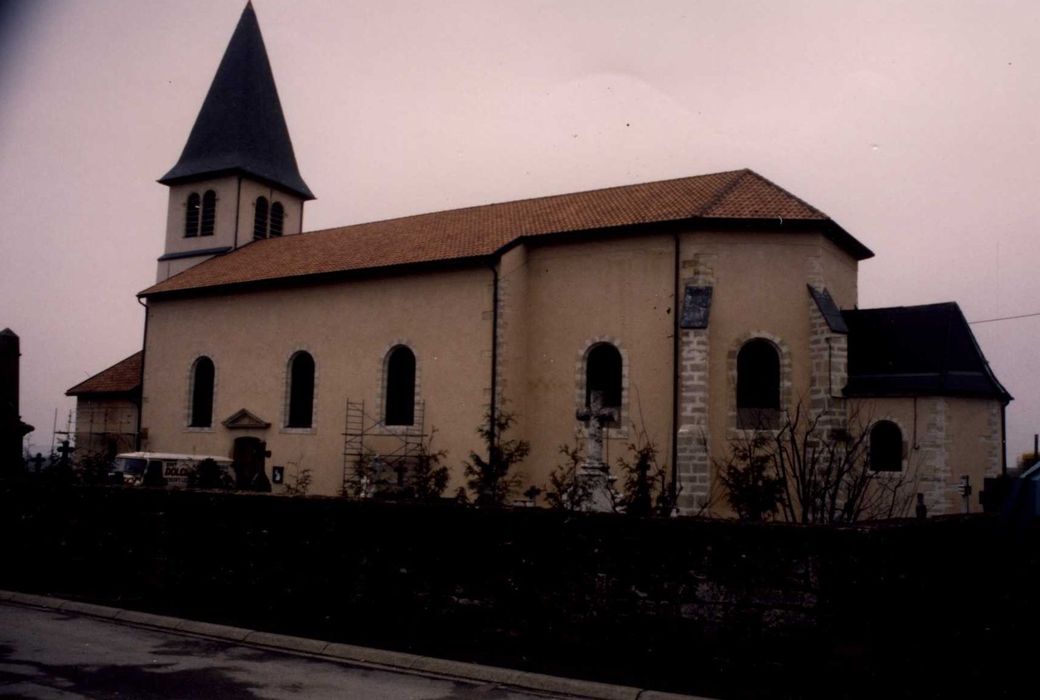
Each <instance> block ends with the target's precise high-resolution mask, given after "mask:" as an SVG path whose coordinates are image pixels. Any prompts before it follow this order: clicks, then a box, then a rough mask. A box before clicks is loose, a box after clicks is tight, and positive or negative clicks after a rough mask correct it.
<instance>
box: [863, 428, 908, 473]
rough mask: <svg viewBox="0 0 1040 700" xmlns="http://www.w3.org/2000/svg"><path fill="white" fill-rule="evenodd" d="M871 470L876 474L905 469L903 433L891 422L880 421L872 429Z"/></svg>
mask: <svg viewBox="0 0 1040 700" xmlns="http://www.w3.org/2000/svg"><path fill="white" fill-rule="evenodd" d="M870 468H871V469H873V470H874V471H876V472H898V471H902V469H903V431H901V430H900V429H899V426H898V425H896V424H895V423H893V422H892V421H890V420H879V421H878V422H877V423H875V424H874V427H872V428H871V429H870Z"/></svg>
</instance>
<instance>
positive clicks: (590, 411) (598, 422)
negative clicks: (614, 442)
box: [575, 391, 617, 512]
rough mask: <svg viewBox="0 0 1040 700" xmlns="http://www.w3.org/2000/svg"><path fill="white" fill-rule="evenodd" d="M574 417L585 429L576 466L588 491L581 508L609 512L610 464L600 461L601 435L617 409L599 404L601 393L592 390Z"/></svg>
mask: <svg viewBox="0 0 1040 700" xmlns="http://www.w3.org/2000/svg"><path fill="white" fill-rule="evenodd" d="M575 417H576V418H577V419H578V420H580V421H581V422H582V423H584V424H585V426H586V429H587V432H588V437H587V441H586V443H585V455H586V456H585V462H584V463H583V464H582V465H581V467H580V468H579V469H578V479H580V480H582V481H583V482H584V483H585V487H586V491H587V492H588V494H589V499H588V501H587V502H586V503H585V504H584V506H583V510H593V511H604V512H609V511H612V510H613V509H614V488H613V485H614V477H613V476H611V475H610V465H608V464H607V463H606V462H604V461H603V438H604V433H605V430H606V426H607V423H610V422H611V421H616V420H617V411H616V410H615V409H613V408H607V407H604V406H603V392H601V391H593V392H591V395H590V397H589V405H588V406H587V407H585V408H582V409H580V410H578V411H577V413H576V414H575Z"/></svg>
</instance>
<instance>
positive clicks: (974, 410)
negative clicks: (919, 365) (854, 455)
mask: <svg viewBox="0 0 1040 700" xmlns="http://www.w3.org/2000/svg"><path fill="white" fill-rule="evenodd" d="M850 404H851V407H850V410H851V412H852V415H853V416H854V417H855V418H854V425H857V426H862V429H864V430H869V429H870V426H871V425H872V424H873V423H874V422H876V421H879V420H888V421H892V422H893V423H895V424H896V425H898V426H899V429H900V431H901V432H902V433H903V442H904V445H905V453H904V460H903V473H902V475H901V477H900V478H903V479H905V480H906V483H907V485H908V487H912V490H913V491H914V492H919V493H923V494H924V497H925V505H927V506H928V512H929V514H930V515H943V514H950V513H960V512H963V509H964V501H963V498H962V497H961V493H960V491H959V486H960V479H961V477H962V476H965V475H967V476H968V477H969V480H970V483H971V487H972V494H971V498H970V500H969V506H970V509H971V512H978V511H980V510H981V506H980V505H979V499H978V494H979V491H980V490H981V488H982V482H983V479H984V478H985V477H987V476H996V475H997V474H999V473H1000V468H1001V451H1002V445H1001V432H1000V431H1001V422H1000V413H1001V406H1000V402H999V401H995V400H992V399H967V398H954V397H921V398H918V399H916V400H915V399H914V398H909V397H907V398H876V399H857V400H853V401H850ZM879 476H880V478H889V479H892V478H896V477H893V476H890V475H879Z"/></svg>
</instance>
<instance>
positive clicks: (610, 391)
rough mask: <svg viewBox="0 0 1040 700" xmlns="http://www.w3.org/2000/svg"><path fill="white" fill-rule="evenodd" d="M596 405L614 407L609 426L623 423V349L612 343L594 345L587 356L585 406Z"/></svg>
mask: <svg viewBox="0 0 1040 700" xmlns="http://www.w3.org/2000/svg"><path fill="white" fill-rule="evenodd" d="M594 405H598V406H599V407H600V408H612V409H614V411H615V415H616V418H615V419H614V420H612V421H609V422H608V423H606V425H607V426H609V427H612V428H616V427H617V426H619V425H621V351H620V350H618V349H617V348H616V347H614V346H613V345H611V344H610V343H598V344H596V345H593V346H592V348H591V349H590V350H589V352H588V355H586V357H585V406H586V408H590V409H591V408H593V406H594Z"/></svg>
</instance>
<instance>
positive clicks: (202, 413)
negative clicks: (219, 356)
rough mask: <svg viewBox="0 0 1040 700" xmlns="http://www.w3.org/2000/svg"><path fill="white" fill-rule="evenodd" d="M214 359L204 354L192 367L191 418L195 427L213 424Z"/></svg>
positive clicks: (191, 422)
mask: <svg viewBox="0 0 1040 700" xmlns="http://www.w3.org/2000/svg"><path fill="white" fill-rule="evenodd" d="M213 374H214V371H213V360H211V359H209V358H208V357H206V356H202V357H200V358H198V359H197V360H195V364H194V365H193V366H192V368H191V420H190V421H189V422H188V425H190V426H191V427H193V428H208V427H210V426H211V425H213Z"/></svg>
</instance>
